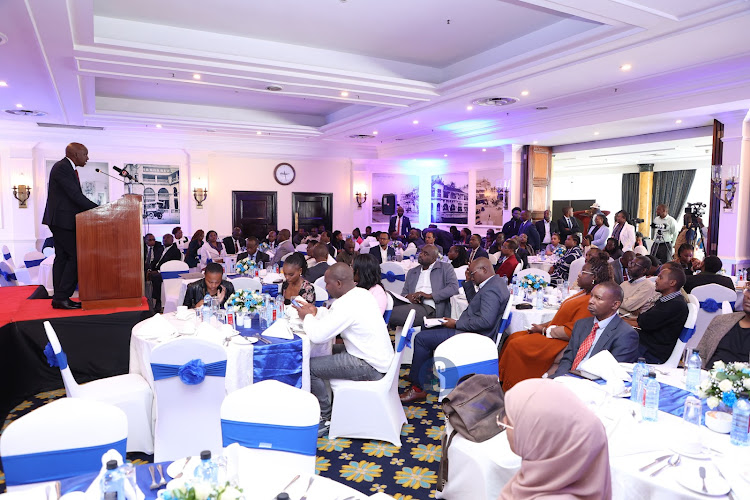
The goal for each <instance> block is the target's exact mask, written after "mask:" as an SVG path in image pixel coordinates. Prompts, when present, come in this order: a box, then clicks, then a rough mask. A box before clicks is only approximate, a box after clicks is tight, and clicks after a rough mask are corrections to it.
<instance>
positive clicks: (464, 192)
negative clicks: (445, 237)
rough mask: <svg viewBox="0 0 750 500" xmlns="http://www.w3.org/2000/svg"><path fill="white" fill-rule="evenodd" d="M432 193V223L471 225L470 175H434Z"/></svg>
mask: <svg viewBox="0 0 750 500" xmlns="http://www.w3.org/2000/svg"><path fill="white" fill-rule="evenodd" d="M430 193H431V194H430V221H431V222H432V223H434V224H439V223H442V224H468V223H469V174H468V173H466V172H460V173H456V174H443V175H433V176H432V182H431V190H430Z"/></svg>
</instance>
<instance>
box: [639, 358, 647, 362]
mask: <svg viewBox="0 0 750 500" xmlns="http://www.w3.org/2000/svg"><path fill="white" fill-rule="evenodd" d="M638 362H639V363H641V362H643V363H645V362H646V358H638Z"/></svg>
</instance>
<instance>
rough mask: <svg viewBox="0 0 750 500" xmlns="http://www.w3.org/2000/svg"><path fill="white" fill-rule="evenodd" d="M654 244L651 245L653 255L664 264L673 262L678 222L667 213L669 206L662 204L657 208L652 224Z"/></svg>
mask: <svg viewBox="0 0 750 500" xmlns="http://www.w3.org/2000/svg"><path fill="white" fill-rule="evenodd" d="M651 228H652V229H653V230H654V232H653V240H654V243H653V245H651V255H653V256H654V257H656V258H657V259H658V260H659V262H661V263H662V264H664V263H665V262H669V261H670V260H672V248H673V245H674V242H675V238H676V237H677V222H676V221H675V220H674V218H673V217H672V216H671V215H669V213H667V206H666V205H665V204H663V203H662V204H661V205H659V206H657V207H656V217H654V222H653V223H652V224H651Z"/></svg>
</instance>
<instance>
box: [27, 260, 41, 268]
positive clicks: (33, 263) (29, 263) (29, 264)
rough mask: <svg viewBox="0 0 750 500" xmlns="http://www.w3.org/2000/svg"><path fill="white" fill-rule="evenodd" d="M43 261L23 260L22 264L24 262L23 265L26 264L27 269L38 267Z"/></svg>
mask: <svg viewBox="0 0 750 500" xmlns="http://www.w3.org/2000/svg"><path fill="white" fill-rule="evenodd" d="M43 261H44V259H36V260H25V261H23V262H24V264H26V267H27V268H30V267H37V266H40V265H41V264H42V262H43Z"/></svg>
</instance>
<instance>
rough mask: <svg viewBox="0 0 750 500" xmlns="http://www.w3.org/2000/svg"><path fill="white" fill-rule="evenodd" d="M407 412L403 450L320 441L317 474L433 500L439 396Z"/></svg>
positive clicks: (21, 409) (31, 405)
mask: <svg viewBox="0 0 750 500" xmlns="http://www.w3.org/2000/svg"><path fill="white" fill-rule="evenodd" d="M408 373H409V369H408V368H402V369H401V372H400V380H399V387H400V388H401V389H402V390H403V388H405V387H406V386H407V384H408V382H407V380H406V379H405V376H406V375H407V374H408ZM61 397H65V390H64V389H59V390H56V391H49V392H43V393H40V394H37V395H36V396H34V397H33V398H30V399H29V400H27V401H24V402H23V403H21V404H19V405H18V406H16V407H15V408H14V409H13V411H12V412H11V413H10V414H9V415H8V418H7V420H6V421H5V423H4V424H3V428H2V430H5V428H6V427H7V426H8V425H9V424H10V423H11V422H13V420H15V419H17V418H19V417H21V416H23V415H25V414H27V413H29V412H31V411H33V410H34V409H36V408H38V407H40V406H42V405H44V404H46V403H49V402H50V401H54V400H55V399H58V398H61ZM404 411H405V412H406V417H407V419H408V423H407V424H406V425H404V427H403V428H402V429H401V436H402V437H401V443H402V446H401V448H398V447H396V446H393V445H392V444H390V443H386V442H383V441H367V440H363V439H348V438H338V439H329V438H327V437H325V438H320V439H318V453H317V459H316V470H317V473H318V474H319V475H321V476H324V477H328V478H331V479H333V480H335V481H338V482H340V483H343V484H346V485H347V486H351V487H352V488H354V489H356V490H358V491H360V492H362V493H365V494H367V495H372V494H373V493H375V492H378V491H381V492H384V493H387V494H389V495H391V496H392V497H394V498H396V499H399V500H412V499H413V500H417V499H419V500H423V499H427V498H435V487H436V485H437V471H438V466H439V463H440V458H441V451H442V450H441V446H440V437H441V436H442V432H443V412H442V408H441V405H440V404H438V403H437V394H436V392H434V391H430V392H428V395H427V400H426V401H422V402H418V403H412V404H410V405H407V406H404ZM0 432H1V431H0ZM128 460H130V461H132V462H134V463H136V464H142V463H149V462H151V461H153V457H152V456H150V455H144V454H142V453H128ZM3 491H5V475H4V474H3V473H2V471H1V470H0V493H2V492H3Z"/></svg>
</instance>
